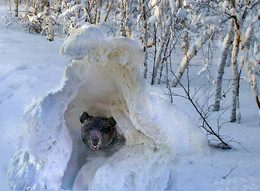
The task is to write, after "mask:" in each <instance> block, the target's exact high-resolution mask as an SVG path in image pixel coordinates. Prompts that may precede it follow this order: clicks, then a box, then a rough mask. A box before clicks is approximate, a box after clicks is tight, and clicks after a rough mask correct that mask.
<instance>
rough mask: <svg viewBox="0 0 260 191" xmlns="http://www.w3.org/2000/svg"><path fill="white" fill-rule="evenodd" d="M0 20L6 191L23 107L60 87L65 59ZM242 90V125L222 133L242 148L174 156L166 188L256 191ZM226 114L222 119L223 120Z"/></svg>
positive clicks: (258, 159)
mask: <svg viewBox="0 0 260 191" xmlns="http://www.w3.org/2000/svg"><path fill="white" fill-rule="evenodd" d="M5 12H6V10H5V8H0V16H2V15H3V14H5ZM0 22H1V23H0V124H1V125H0V133H1V134H0V151H1V157H0V187H1V189H3V190H7V189H8V188H9V187H8V181H7V169H8V166H9V163H10V159H11V156H12V153H13V151H14V149H15V148H16V147H17V146H18V145H19V143H20V141H21V140H20V139H21V138H20V135H21V134H22V131H21V130H22V128H23V127H24V126H25V125H26V124H25V122H24V121H23V119H22V117H23V110H24V107H25V106H27V105H28V104H29V103H30V102H31V101H32V100H33V99H34V98H37V97H42V96H43V95H45V94H46V93H48V92H49V91H50V90H52V89H55V88H57V87H59V86H60V81H61V79H62V77H63V72H64V68H65V65H66V64H67V63H69V62H70V60H69V59H68V58H67V57H65V56H61V55H60V54H59V51H60V46H61V44H62V40H59V39H56V40H55V41H54V42H49V41H47V40H46V39H45V37H43V36H39V35H32V34H28V33H25V32H22V31H20V30H16V29H14V28H13V27H10V28H7V27H6V26H5V25H4V23H3V22H2V20H1V19H0ZM242 87H243V89H244V90H248V91H242V92H241V96H240V98H241V108H243V109H242V110H241V112H242V117H243V118H242V122H241V124H236V123H235V124H230V123H228V124H225V125H223V127H222V132H221V134H222V135H225V136H226V137H231V138H233V140H234V141H236V142H239V143H240V144H241V145H242V146H243V147H241V146H240V144H238V143H236V142H231V145H232V146H233V147H234V148H233V149H232V150H226V151H222V150H217V149H213V148H211V149H210V150H209V151H208V150H207V152H205V154H204V155H203V156H196V157H192V158H188V157H187V158H185V157H178V156H175V162H174V168H173V173H172V176H173V177H171V179H172V182H171V183H170V184H171V185H169V188H172V190H191V191H195V190H202V191H207V190H234V191H236V190H253V191H257V190H260V142H259V137H260V128H259V126H258V116H257V109H256V106H255V103H254V100H253V98H252V94H251V92H250V91H251V90H250V87H249V85H248V84H246V83H244V82H243V83H242ZM247 87H248V88H247ZM160 90H161V89H160V88H159V87H153V88H151V91H153V92H160V93H161V94H163V93H162V92H161V91H160ZM202 93H203V92H202ZM174 102H175V103H178V106H179V107H182V109H183V110H184V111H186V112H187V113H188V114H189V115H191V116H192V117H193V118H194V119H195V120H194V121H197V114H196V113H195V111H194V109H192V107H191V106H190V104H189V103H188V102H187V101H184V100H182V99H180V98H174ZM169 104H170V103H169ZM228 115H229V113H227V114H226V116H224V117H225V118H226V119H227V120H228V117H229V116H228ZM172 120H174V119H172ZM119 176H120V175H119ZM136 189H137V190H138V188H136Z"/></svg>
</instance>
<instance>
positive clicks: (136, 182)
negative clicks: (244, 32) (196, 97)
mask: <svg viewBox="0 0 260 191" xmlns="http://www.w3.org/2000/svg"><path fill="white" fill-rule="evenodd" d="M5 11H6V10H4V9H3V8H0V13H1V14H5ZM101 39H105V37H104V38H103V37H102V38H101ZM67 40H68V39H67ZM67 40H66V41H67ZM117 41H118V42H117ZM67 42H68V41H67ZM71 42H73V41H71ZM119 42H120V43H119ZM101 44H106V46H109V47H112V49H114V50H116V51H115V52H116V53H115V54H113V55H111V57H112V58H116V60H117V61H118V62H114V60H113V59H112V58H111V57H110V58H111V59H112V61H111V62H112V63H120V65H117V66H120V67H118V68H117V67H115V66H114V67H115V68H114V69H116V70H117V72H115V73H120V72H118V71H120V70H122V71H127V72H125V73H124V72H122V73H121V74H122V75H124V74H125V75H127V76H132V75H129V72H131V70H133V71H135V72H136V71H139V70H140V66H138V67H137V66H136V63H140V60H141V59H142V58H141V56H136V57H135V56H133V55H135V54H133V55H131V52H130V54H129V52H128V51H127V50H124V49H122V48H123V47H126V46H127V45H128V46H130V47H131V48H132V49H134V50H135V49H136V47H135V46H136V44H135V43H134V42H133V43H132V42H129V41H128V40H126V41H125V40H123V39H106V40H105V42H103V43H101ZM67 45H69V44H67ZM117 45H122V47H117ZM60 46H61V41H59V40H57V39H56V40H55V42H52V43H50V42H48V41H46V40H45V37H41V36H36V35H31V34H26V33H24V32H20V31H19V30H15V29H13V28H11V29H8V28H6V27H5V25H4V24H3V23H1V26H0V47H1V48H0V51H1V54H0V69H1V70H0V71H1V72H0V78H1V83H0V86H1V89H0V100H1V101H0V121H1V123H0V124H1V126H0V129H1V139H0V150H1V152H2V153H3V154H2V156H4V157H1V158H0V186H1V189H3V190H7V189H9V187H8V177H7V172H8V169H9V179H10V177H11V182H10V183H11V186H12V185H13V186H14V185H16V186H17V187H16V189H19V188H20V189H21V188H23V186H24V185H25V184H27V185H37V186H38V187H32V188H35V189H36V190H37V189H39V188H43V189H46V188H60V186H63V188H64V189H65V188H66V186H67V188H68V187H70V186H73V185H65V184H63V183H64V182H62V178H64V179H65V178H66V177H62V176H63V173H64V172H65V171H66V170H67V169H66V167H67V166H66V165H65V163H66V162H68V161H69V159H70V156H69V155H70V153H71V152H73V151H74V152H78V153H79V155H78V156H79V157H80V152H82V151H81V149H82V148H80V144H76V146H78V151H77V149H74V148H73V147H72V145H71V141H75V143H77V142H76V141H77V140H76V139H75V137H77V133H78V131H77V130H78V129H77V127H79V124H77V123H79V122H78V121H77V119H78V115H77V114H76V113H77V112H76V111H77V110H82V109H88V108H93V107H92V106H91V105H84V106H82V102H81V101H84V99H86V97H88V98H87V99H93V100H94V98H97V100H94V101H95V102H94V103H97V102H98V101H100V100H99V99H102V95H100V94H104V95H103V96H104V97H106V98H109V95H112V94H111V92H114V91H118V90H119V91H120V90H124V91H122V92H116V95H117V96H115V97H117V98H118V99H117V102H114V106H111V105H110V106H106V104H108V103H102V104H103V105H102V104H100V105H97V107H96V108H93V109H92V110H91V112H93V113H97V114H100V115H104V116H109V115H111V114H112V115H113V116H114V117H115V119H116V120H117V122H118V124H120V127H119V128H120V129H121V131H122V132H124V134H125V136H126V138H127V146H126V147H124V148H122V149H121V150H120V151H119V152H117V153H116V154H115V155H113V156H112V157H111V158H105V157H103V156H102V153H101V154H100V155H98V156H90V158H88V161H87V163H86V164H85V165H83V164H81V165H83V166H82V168H81V169H80V170H79V169H78V170H79V172H78V173H77V172H76V175H75V176H76V177H75V182H74V188H75V189H82V188H86V187H87V188H93V189H103V190H104V189H105V190H107V189H110V190H120V189H124V190H145V189H150V190H163V189H168V190H205V191H206V190H255V191H257V190H260V182H259V180H260V152H259V150H260V144H259V136H260V128H259V127H258V121H257V119H258V118H257V112H256V111H257V110H256V109H255V103H254V102H252V101H251V99H248V98H249V97H250V96H251V92H250V86H248V90H249V91H244V92H241V100H242V103H241V108H245V109H244V111H241V112H244V113H242V116H243V120H242V123H241V124H239V125H238V124H228V125H225V126H224V127H223V132H222V133H224V135H225V136H232V137H233V138H234V140H236V141H238V142H241V144H242V146H243V147H244V148H245V149H244V148H242V147H240V146H239V145H238V144H236V143H234V144H232V145H233V146H234V149H232V150H230V151H220V150H216V149H209V148H208V147H207V146H206V144H205V145H204V144H203V140H202V141H198V140H193V138H198V139H199V140H201V139H200V138H199V137H201V136H202V135H201V134H200V133H199V132H200V131H197V129H196V128H194V126H193V125H192V122H191V120H190V119H189V117H188V116H187V114H185V112H183V110H184V111H186V112H187V113H189V115H191V116H192V118H194V119H196V118H197V116H196V113H195V112H194V110H193V109H192V107H191V106H190V105H188V104H187V102H185V101H182V100H179V99H177V98H176V99H174V101H175V103H178V106H179V107H181V108H182V109H180V108H179V107H178V106H176V105H173V106H172V105H171V104H170V103H169V102H168V101H167V100H166V99H165V98H164V96H161V94H162V93H161V92H160V88H158V87H155V88H152V89H149V91H152V92H151V93H149V92H148V91H147V90H146V88H145V83H144V82H141V81H142V80H141V77H140V76H138V75H139V74H138V72H137V73H135V72H133V73H132V74H135V76H134V77H135V80H133V81H136V80H137V81H138V82H140V84H139V83H138V86H140V87H141V88H140V89H139V90H138V88H137V90H136V88H133V89H131V90H129V91H127V89H128V88H125V89H124V87H127V86H125V85H123V82H124V80H123V79H122V77H120V76H116V75H115V76H113V78H117V80H114V79H113V78H112V79H109V78H110V77H109V76H110V75H109V74H110V73H113V71H107V69H105V68H109V67H108V66H106V62H101V65H99V66H96V67H92V68H91V64H89V65H90V66H89V68H88V67H86V66H85V64H86V63H91V62H92V66H93V65H95V63H96V61H97V59H96V58H95V56H94V58H91V57H85V58H84V61H83V62H81V61H74V62H73V64H69V65H68V66H67V69H66V73H65V77H64V78H63V80H62V76H63V71H64V67H65V65H66V64H67V63H70V61H69V60H68V59H67V58H66V57H64V56H60V55H59V48H60ZM83 46H85V47H86V46H88V45H83ZM64 47H66V46H64V45H63V49H62V52H63V53H66V50H72V49H66V48H64ZM76 47H77V46H76ZM83 49H84V48H83ZM84 51H85V49H84ZM108 52H110V51H108ZM137 52H138V48H137ZM85 53H86V51H85ZM76 55H80V54H76ZM94 55H96V54H94ZM107 55H109V53H107ZM114 55H117V57H113V56H114ZM119 55H123V56H119ZM71 56H72V57H73V58H74V59H77V58H78V56H75V55H74V54H73V53H72V54H71ZM79 59H80V58H79ZM129 59H130V60H131V59H133V60H135V59H140V60H139V61H137V62H136V63H135V61H136V60H135V61H133V62H132V64H131V62H130V63H128V62H129ZM102 63H103V64H102ZM82 67H83V69H82ZM84 67H85V69H84ZM100 69H102V70H100ZM100 71H102V72H107V73H106V74H107V75H99V76H97V75H96V74H97V73H99V72H100ZM81 72H82V73H81ZM84 72H87V74H88V75H86V76H88V78H86V79H85V75H84ZM79 74H80V75H79ZM91 78H92V79H91ZM96 79H98V80H96ZM108 79H109V80H108ZM126 79H128V80H125V82H127V81H129V80H130V81H131V79H130V78H126ZM61 80H62V83H61V85H59V84H60V81H61ZM81 80H82V84H81V83H80V81H81ZM104 80H105V81H104ZM120 80H121V81H122V82H120ZM83 81H84V82H91V83H90V84H92V83H94V84H93V85H90V86H88V83H85V84H84V82H83ZM101 82H104V83H107V85H108V88H107V89H105V87H104V86H102V91H100V89H101V88H99V86H96V88H95V89H93V87H95V85H99V83H101ZM111 82H113V83H111ZM95 83H96V84H95ZM114 83H115V84H116V85H115V84H114ZM120 84H121V85H120ZM80 85H81V86H80ZM102 85H103V84H102ZM241 85H242V86H243V83H242V84H241ZM244 86H245V85H244ZM80 87H83V88H80ZM131 87H135V85H131ZM245 87H246V86H245ZM54 88H55V89H56V90H55V89H54ZM88 88H92V91H91V92H93V94H94V95H97V94H95V93H100V94H99V96H97V97H95V96H93V95H88V94H87V93H86V92H88V93H89V91H87V90H88ZM103 88H104V89H103ZM51 89H54V90H52V91H51V92H50V93H48V92H49V91H50V90H51ZM73 90H75V92H76V93H75V92H73ZM132 90H136V92H139V95H138V94H133V91H132ZM77 93H78V94H77ZM201 93H202V94H203V92H201ZM76 94H77V95H76ZM136 95H137V96H136ZM85 96H86V97H85ZM127 96H129V98H128V97H127ZM115 97H114V94H113V96H110V98H111V99H113V98H115ZM140 97H144V98H146V101H144V99H140V100H138V99H137V101H139V102H137V103H138V104H140V106H144V105H146V107H145V108H142V107H138V104H137V106H136V105H135V103H136V102H134V101H132V99H133V98H140ZM35 98H37V99H35ZM110 98H109V99H110ZM109 99H108V100H109ZM32 100H33V101H32ZM123 101H125V102H123ZM119 102H122V104H121V105H120V104H119ZM142 102H143V103H142ZM147 102H148V105H150V107H147ZM30 103H31V104H30ZM74 103H75V104H78V106H81V107H74V108H73V104H74ZM83 103H86V102H83ZM29 104H30V106H29V107H27V106H28V105H29ZM104 106H105V108H107V110H104V111H102V113H101V112H100V111H101V110H100V108H99V107H102V108H104ZM25 107H26V110H25V117H26V119H27V120H25V121H24V120H23V119H22V118H23V116H24V115H23V109H24V108H25ZM127 109H129V113H128V111H127ZM143 109H147V110H145V113H146V112H148V114H151V113H150V112H152V115H151V116H152V119H150V117H149V116H150V115H148V116H147V115H145V114H144V116H143V115H140V113H137V116H138V115H139V116H141V117H140V120H141V121H144V122H147V121H149V120H152V121H154V122H155V123H158V124H160V126H159V127H160V128H159V129H160V131H162V132H161V134H160V136H161V137H157V135H156V132H154V131H153V129H150V128H148V127H147V126H143V124H142V123H140V121H138V118H136V115H134V114H136V111H144V110H143ZM131 113H132V115H131ZM61 114H62V116H61ZM63 114H64V116H63ZM60 117H61V118H60ZM72 118H73V119H72ZM35 119H36V120H35ZM45 119H46V120H45ZM73 120H75V121H73ZM192 121H193V122H194V121H196V120H192ZM69 123H72V124H69ZM74 124H75V126H73V127H71V125H74ZM140 124H141V125H140ZM38 127H39V128H38ZM43 127H45V128H43ZM66 127H68V129H67V130H66ZM151 127H155V125H153V124H151ZM183 127H184V128H183ZM73 128H74V129H73ZM136 128H138V131H137V130H136ZM169 128H170V130H169ZM173 129H174V130H173ZM68 130H69V132H68ZM73 130H75V131H73ZM156 130H158V129H156ZM185 131H188V132H193V131H195V132H196V133H197V134H198V136H193V134H192V135H191V136H187V134H188V133H186V132H185ZM72 132H73V133H75V134H74V135H73V134H71V133H72ZM165 132H167V134H166V135H165ZM168 133H169V134H168ZM49 135H50V136H49ZM202 137H203V136H202ZM164 139H165V140H166V143H168V144H166V145H165V144H162V142H164V141H162V140H164ZM202 139H203V138H202ZM55 141H56V142H55ZM190 142H198V143H200V144H192V145H190ZM135 143H136V144H135ZM201 143H202V144H201ZM34 144H35V145H34ZM74 145H75V144H74ZM74 145H73V146H74ZM169 145H170V147H169ZM17 148H19V149H18V150H17ZM172 148H174V149H172ZM14 151H16V152H15V153H14V155H13V152H14ZM185 151H186V152H185ZM189 151H190V152H189ZM187 152H188V154H187ZM194 152H195V153H199V155H194V154H192V153H194ZM12 155H13V160H12V162H11V164H10V159H11V158H12ZM83 156H84V155H83ZM93 157H96V158H95V160H93ZM14 159H19V160H14ZM73 162H75V161H73V160H72V162H71V165H72V170H75V169H77V168H79V164H74V165H75V166H74V167H73ZM81 162H82V161H81ZM83 162H84V160H83ZM66 164H67V163H66ZM69 164H70V162H69ZM13 167H14V168H13ZM16 167H18V168H16ZM10 169H11V170H10ZM232 169H233V170H232ZM74 173H75V172H74ZM10 175H13V176H10ZM65 175H66V172H65ZM16 178H17V179H16ZM86 178H90V181H85V180H86ZM87 180H89V179H87ZM35 183H37V184H35ZM19 186H20V187H19ZM27 188H29V187H27Z"/></svg>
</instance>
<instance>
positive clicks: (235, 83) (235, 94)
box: [230, 21, 240, 122]
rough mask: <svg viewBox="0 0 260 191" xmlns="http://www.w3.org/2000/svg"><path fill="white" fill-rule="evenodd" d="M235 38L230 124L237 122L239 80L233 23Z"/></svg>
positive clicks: (235, 43)
mask: <svg viewBox="0 0 260 191" xmlns="http://www.w3.org/2000/svg"><path fill="white" fill-rule="evenodd" d="M235 25H236V26H235V37H234V44H233V50H232V60H231V65H232V89H233V90H232V93H233V94H232V105H231V118H230V122H235V121H236V120H237V117H236V113H237V104H238V102H239V81H238V80H239V79H238V67H237V55H238V51H239V44H240V34H239V27H238V26H237V23H236V21H235Z"/></svg>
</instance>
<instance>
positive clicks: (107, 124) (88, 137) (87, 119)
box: [79, 111, 126, 155]
mask: <svg viewBox="0 0 260 191" xmlns="http://www.w3.org/2000/svg"><path fill="white" fill-rule="evenodd" d="M79 120H80V122H81V139H82V141H83V142H84V144H85V145H86V146H87V148H90V149H91V150H92V151H97V150H102V151H104V152H105V153H106V155H112V154H113V153H115V152H116V151H118V150H119V149H120V148H121V147H122V146H123V145H125V142H126V140H125V137H124V136H123V135H121V134H119V133H118V132H117V129H116V124H117V123H116V120H115V119H114V118H113V117H110V118H105V117H94V116H90V115H89V114H88V113H87V112H86V111H84V112H83V113H81V114H80V119H79Z"/></svg>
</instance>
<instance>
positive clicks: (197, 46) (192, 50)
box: [172, 29, 213, 87]
mask: <svg viewBox="0 0 260 191" xmlns="http://www.w3.org/2000/svg"><path fill="white" fill-rule="evenodd" d="M212 32H213V30H212V29H209V30H207V31H205V32H204V34H203V35H202V36H201V37H200V38H199V39H198V40H197V41H196V42H195V43H194V44H193V45H192V46H191V47H190V48H189V51H188V52H187V56H185V57H184V58H183V59H182V62H181V65H180V68H179V69H178V71H177V74H176V75H175V76H174V79H173V83H172V87H176V86H177V84H178V83H179V81H180V80H181V77H182V75H183V73H184V71H185V68H186V67H187V66H188V64H189V62H190V61H191V59H192V58H193V57H194V56H196V55H197V53H198V51H199V50H200V49H201V47H202V46H203V45H204V44H205V43H206V42H207V40H208V39H209V38H210V36H211V34H212Z"/></svg>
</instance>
